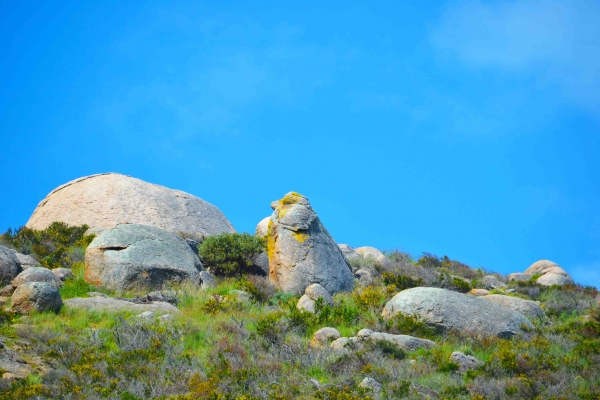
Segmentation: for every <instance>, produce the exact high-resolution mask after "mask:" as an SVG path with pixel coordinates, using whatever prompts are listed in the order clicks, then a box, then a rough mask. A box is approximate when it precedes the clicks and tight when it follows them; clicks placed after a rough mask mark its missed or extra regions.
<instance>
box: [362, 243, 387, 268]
mask: <svg viewBox="0 0 600 400" xmlns="http://www.w3.org/2000/svg"><path fill="white" fill-rule="evenodd" d="M355 251H356V252H357V253H358V254H360V256H361V257H362V258H364V259H369V258H370V259H373V260H374V261H375V262H376V263H378V264H379V265H381V266H382V267H387V266H389V265H391V264H392V262H391V261H390V259H389V258H387V257H386V256H385V255H384V254H383V253H382V252H381V251H379V250H377V249H376V248H375V247H370V246H363V247H358V248H356V249H355Z"/></svg>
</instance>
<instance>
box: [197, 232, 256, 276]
mask: <svg viewBox="0 0 600 400" xmlns="http://www.w3.org/2000/svg"><path fill="white" fill-rule="evenodd" d="M264 246H265V245H264V242H263V241H262V240H261V239H259V238H257V237H256V236H252V235H250V234H249V233H242V234H239V233H224V234H221V235H215V236H209V237H207V238H206V239H205V240H204V242H202V244H201V245H200V246H199V247H198V255H199V256H200V259H201V260H202V263H203V264H204V266H205V267H206V268H207V269H208V270H209V271H211V272H212V273H213V274H215V275H218V276H240V275H242V274H246V273H252V272H254V271H255V270H256V268H253V267H254V265H253V264H252V258H253V257H254V256H256V255H257V254H259V253H261V252H262V251H263V250H264Z"/></svg>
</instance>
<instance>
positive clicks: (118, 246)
mask: <svg viewBox="0 0 600 400" xmlns="http://www.w3.org/2000/svg"><path fill="white" fill-rule="evenodd" d="M202 270H203V267H202V263H201V262H200V259H199V258H198V256H197V255H196V254H195V253H194V252H193V251H192V249H191V248H190V246H189V245H188V244H187V242H186V241H185V240H184V239H182V238H180V237H179V236H177V235H175V234H174V233H171V232H167V231H164V230H162V229H159V228H155V227H151V226H146V225H138V224H124V225H118V226H116V227H115V228H113V229H110V230H105V231H103V232H102V233H100V235H98V236H97V237H96V238H95V239H94V240H93V241H92V243H91V244H90V245H89V246H88V248H87V249H86V252H85V279H86V280H87V281H88V282H90V283H92V284H94V285H101V286H105V287H107V288H109V289H114V290H117V291H126V290H134V289H138V290H147V289H162V287H163V285H165V284H166V283H171V282H176V283H179V282H183V281H190V282H193V283H195V284H198V283H199V281H200V271H202Z"/></svg>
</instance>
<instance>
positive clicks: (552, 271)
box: [542, 265, 571, 277]
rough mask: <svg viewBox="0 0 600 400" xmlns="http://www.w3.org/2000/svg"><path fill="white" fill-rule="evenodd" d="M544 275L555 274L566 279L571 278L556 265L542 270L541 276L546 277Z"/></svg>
mask: <svg viewBox="0 0 600 400" xmlns="http://www.w3.org/2000/svg"><path fill="white" fill-rule="evenodd" d="M546 274H557V275H562V276H566V277H571V275H569V273H568V272H567V271H565V270H564V269H562V268H561V267H559V266H558V265H557V266H555V267H549V268H546V269H544V270H543V271H542V275H546Z"/></svg>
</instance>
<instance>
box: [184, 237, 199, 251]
mask: <svg viewBox="0 0 600 400" xmlns="http://www.w3.org/2000/svg"><path fill="white" fill-rule="evenodd" d="M185 241H186V243H187V244H188V246H190V249H192V251H193V252H194V253H196V254H198V246H200V242H198V241H196V240H194V239H190V238H185Z"/></svg>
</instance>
